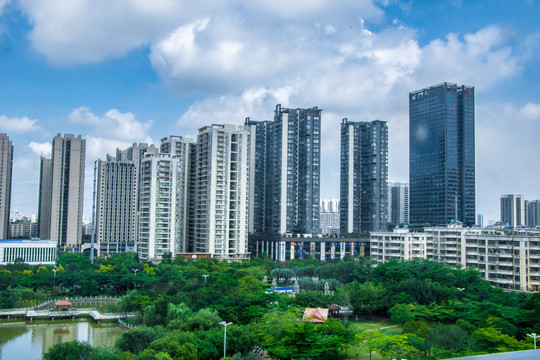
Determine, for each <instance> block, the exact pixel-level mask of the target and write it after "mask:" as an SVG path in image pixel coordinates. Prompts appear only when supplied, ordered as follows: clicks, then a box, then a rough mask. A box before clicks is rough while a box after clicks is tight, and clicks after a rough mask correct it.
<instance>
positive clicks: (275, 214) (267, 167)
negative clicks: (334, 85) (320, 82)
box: [246, 105, 321, 234]
mask: <svg viewBox="0 0 540 360" xmlns="http://www.w3.org/2000/svg"><path fill="white" fill-rule="evenodd" d="M246 125H249V126H250V128H251V137H252V139H255V141H252V145H251V146H252V148H251V157H252V160H253V161H254V162H255V166H254V167H252V174H251V177H252V179H254V181H252V182H251V184H252V188H251V191H250V208H251V209H253V210H252V214H250V215H251V218H250V232H254V233H274V234H284V233H304V234H316V233H318V232H319V231H320V230H319V200H320V182H319V181H320V158H321V153H320V149H321V144H320V141H321V133H320V131H321V109H318V108H317V107H314V108H309V109H288V108H282V107H281V105H277V106H276V110H275V113H274V121H252V120H250V119H249V118H248V119H246Z"/></svg>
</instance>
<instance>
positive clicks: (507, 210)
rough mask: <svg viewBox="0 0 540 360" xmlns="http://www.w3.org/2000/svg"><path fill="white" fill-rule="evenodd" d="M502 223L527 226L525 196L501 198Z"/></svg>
mask: <svg viewBox="0 0 540 360" xmlns="http://www.w3.org/2000/svg"><path fill="white" fill-rule="evenodd" d="M501 222H502V223H503V224H507V225H510V226H525V199H524V197H523V195H515V194H509V195H502V196H501Z"/></svg>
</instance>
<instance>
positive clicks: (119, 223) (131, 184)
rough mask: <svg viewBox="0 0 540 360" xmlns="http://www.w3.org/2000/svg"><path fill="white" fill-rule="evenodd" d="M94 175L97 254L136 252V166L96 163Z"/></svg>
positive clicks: (131, 164) (125, 162) (100, 161)
mask: <svg viewBox="0 0 540 360" xmlns="http://www.w3.org/2000/svg"><path fill="white" fill-rule="evenodd" d="M94 172H95V176H96V178H95V180H94V181H95V197H96V198H95V199H94V201H95V219H94V222H95V240H96V243H97V244H98V246H99V252H100V254H102V255H103V254H107V255H109V254H118V253H122V252H126V251H129V252H132V251H135V249H136V241H137V198H138V197H137V192H138V189H139V187H138V177H137V171H136V168H135V164H134V163H133V162H128V161H116V159H114V158H110V159H109V160H108V161H103V160H97V161H96V162H95V170H94Z"/></svg>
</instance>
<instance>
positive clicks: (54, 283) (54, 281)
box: [52, 269, 58, 294]
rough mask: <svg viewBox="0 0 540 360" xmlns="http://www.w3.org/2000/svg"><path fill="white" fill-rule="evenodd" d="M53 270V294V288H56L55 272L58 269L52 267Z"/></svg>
mask: <svg viewBox="0 0 540 360" xmlns="http://www.w3.org/2000/svg"><path fill="white" fill-rule="evenodd" d="M52 271H53V294H54V289H55V288H56V272H57V271H58V270H57V269H52Z"/></svg>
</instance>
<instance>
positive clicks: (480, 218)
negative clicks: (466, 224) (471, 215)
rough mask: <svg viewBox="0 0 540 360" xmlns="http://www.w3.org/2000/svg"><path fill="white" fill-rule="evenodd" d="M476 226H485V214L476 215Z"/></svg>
mask: <svg viewBox="0 0 540 360" xmlns="http://www.w3.org/2000/svg"><path fill="white" fill-rule="evenodd" d="M476 226H478V227H479V228H483V227H484V215H483V214H478V215H476Z"/></svg>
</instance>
